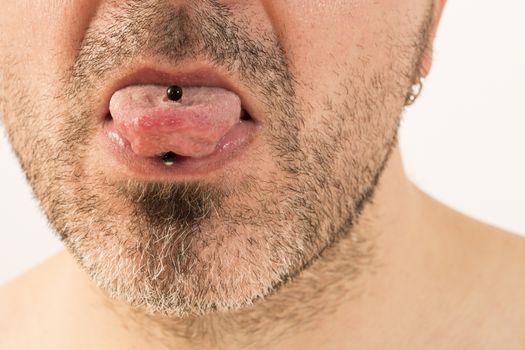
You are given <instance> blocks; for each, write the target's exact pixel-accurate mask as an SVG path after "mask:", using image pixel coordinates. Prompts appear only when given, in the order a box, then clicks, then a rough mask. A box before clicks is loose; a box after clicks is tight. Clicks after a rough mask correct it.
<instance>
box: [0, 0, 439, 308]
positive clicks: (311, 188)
mask: <svg viewBox="0 0 525 350" xmlns="http://www.w3.org/2000/svg"><path fill="white" fill-rule="evenodd" d="M283 3H284V2H283ZM400 3H402V4H401V5H399V4H396V5H391V4H387V5H385V4H383V5H377V4H359V5H340V4H339V2H337V4H338V5H334V6H332V7H330V6H326V9H324V8H323V9H324V10H322V11H320V12H319V14H318V15H313V13H314V12H308V8H315V9H318V7H317V6H315V4H314V3H313V2H311V3H310V2H306V3H301V4H295V3H294V2H290V3H289V4H288V3H287V4H282V5H268V4H264V6H263V5H260V4H258V3H257V5H255V4H250V5H243V6H240V5H235V6H233V5H232V6H231V7H228V6H226V5H218V4H217V3H216V2H207V1H202V2H199V3H198V4H192V5H184V4H183V5H178V6H175V5H174V4H172V3H171V2H164V1H129V2H121V3H120V4H108V3H105V2H101V6H100V7H99V9H98V12H97V14H96V16H94V17H93V18H92V20H91V22H90V24H89V28H88V29H87V30H84V32H83V33H82V36H81V39H82V40H79V42H80V43H81V44H78V48H77V49H76V51H75V55H70V56H67V57H63V58H62V61H60V59H59V58H58V57H61V56H60V54H57V52H60V45H61V44H62V45H66V44H65V43H61V42H54V41H52V40H48V41H47V42H46V41H44V44H43V45H46V44H48V45H57V46H58V47H56V46H53V47H50V48H49V52H52V53H53V54H51V53H49V54H46V52H41V53H40V54H41V55H44V56H45V59H43V60H42V61H43V62H54V63H53V66H54V67H59V68H58V69H56V70H53V69H51V67H49V70H48V72H47V73H46V67H41V68H42V70H43V71H44V72H43V73H42V74H41V75H39V77H41V79H40V80H36V81H34V80H31V76H28V75H27V73H26V72H27V71H28V70H29V71H31V69H33V68H28V67H33V66H34V65H36V63H37V61H36V58H35V61H32V58H27V57H31V56H24V55H22V54H21V53H19V52H18V51H16V50H11V51H6V52H7V53H6V54H5V55H4V56H3V57H2V60H3V62H2V65H1V67H2V68H0V70H1V72H2V78H3V79H2V85H1V88H2V90H1V98H2V99H1V102H2V104H1V105H2V114H3V118H4V125H5V127H6V130H7V133H8V135H9V138H10V141H11V143H12V145H13V148H14V150H15V152H16V153H17V155H18V157H19V159H20V162H21V164H22V166H23V168H24V170H25V171H26V173H27V175H28V179H29V181H30V183H31V185H32V187H33V189H34V191H35V194H36V196H37V198H38V199H39V200H40V201H41V204H42V207H43V209H44V211H45V213H46V215H47V217H48V219H49V221H50V223H51V224H52V226H53V227H54V229H55V230H56V232H57V233H58V234H59V235H60V237H61V238H62V239H63V241H64V243H65V245H66V246H67V247H68V248H69V250H70V251H71V252H72V254H73V255H74V256H75V257H76V258H77V259H78V260H79V262H80V263H81V265H82V266H83V267H84V268H85V269H86V270H87V271H88V272H89V274H90V276H91V277H92V278H93V280H94V281H95V282H96V283H97V284H98V285H99V286H100V287H102V288H103V289H104V290H106V291H107V292H108V293H109V294H110V295H112V296H114V297H116V298H118V299H121V300H123V301H126V302H128V303H130V304H132V305H134V306H138V307H141V308H144V309H145V310H147V311H148V312H151V313H161V314H164V315H171V316H180V317H183V316H187V315H199V314H205V313H207V312H210V311H212V310H225V309H238V308H241V307H243V306H246V305H249V304H251V303H252V302H254V301H255V300H256V299H261V298H263V297H265V296H268V295H269V294H271V293H273V292H275V291H277V290H278V289H279V287H280V286H282V285H283V284H285V283H286V282H289V281H291V280H292V279H293V278H294V277H296V276H297V275H298V274H299V273H300V272H301V271H302V270H303V269H305V268H306V266H308V265H309V264H310V263H312V262H314V261H315V260H316V259H319V257H320V253H321V252H322V251H323V250H324V249H325V248H327V247H328V246H331V245H333V244H336V243H337V241H338V240H340V239H341V238H344V237H347V236H349V235H352V227H353V225H354V224H355V222H356V221H357V220H358V218H359V214H360V212H361V210H362V208H363V206H364V204H365V203H366V202H367V201H369V200H370V198H371V196H372V194H373V190H374V187H375V186H376V183H377V181H378V178H379V176H380V174H381V172H382V170H383V167H384V165H385V162H386V161H387V159H388V156H389V154H390V151H391V149H392V148H393V147H394V146H395V144H396V135H397V128H398V125H399V119H400V117H399V115H400V112H401V110H402V106H403V102H404V101H405V96H406V92H407V91H408V87H409V86H410V84H411V82H412V81H413V80H412V79H413V78H414V76H415V75H416V74H417V72H418V69H419V63H420V59H421V55H422V54H423V51H424V50H423V48H424V47H425V44H426V41H427V31H428V25H429V23H430V20H431V16H430V12H429V8H428V6H426V7H424V6H422V5H421V4H419V5H417V6H416V5H415V3H413V2H411V1H406V2H400ZM323 4H324V2H323ZM427 5H428V3H427ZM35 6H36V5H35ZM64 6H66V5H64ZM257 6H262V7H263V10H264V11H258V12H255V13H266V14H267V17H266V15H264V16H263V15H261V17H260V18H259V17H257V18H256V19H254V18H253V17H250V16H253V13H254V8H253V7H257ZM277 7H282V8H277ZM34 11H35V12H36V11H37V9H35V10H34ZM308 13H310V14H308ZM11 16H16V15H15V14H11ZM35 16H36V15H35ZM279 16H281V17H279ZM314 16H318V17H314ZM364 17H366V20H365V19H363V18H364ZM247 18H252V20H251V21H247ZM3 21H5V19H3ZM272 21H273V22H272ZM108 23H112V24H111V25H108ZM281 25H284V27H281V28H286V30H283V31H278V28H280V26H281ZM77 29H78V28H77ZM74 32H75V31H73V30H72V33H74ZM15 34H16V33H14V34H13V33H11V35H13V36H14V35H15ZM343 34H344V35H343ZM71 35H73V34H71ZM8 37H9V36H8ZM7 40H9V39H7ZM34 40H38V38H36V39H34ZM72 41H73V42H74V40H72ZM35 42H36V41H35ZM2 45H3V46H5V45H6V43H5V42H2ZM35 47H36V45H35ZM35 50H36V49H35ZM41 50H44V49H42V48H41ZM66 51H67V50H66ZM46 55H47V56H46ZM34 56H38V55H34ZM53 60H55V61H53ZM68 60H69V61H68ZM64 62H71V64H69V65H68V64H65V63H64ZM144 62H149V63H147V64H146V63H144ZM196 62H197V63H196ZM143 66H147V68H148V69H149V71H151V70H153V71H155V70H159V71H161V73H163V72H167V73H170V72H173V77H175V78H174V79H175V80H176V79H177V77H178V75H177V74H179V76H180V74H186V75H188V74H189V75H191V74H193V73H192V70H193V69H196V68H195V67H202V66H206V67H207V69H212V70H215V71H218V72H220V74H223V75H225V76H228V79H230V80H231V81H235V82H236V84H237V85H236V86H237V87H238V88H239V90H240V92H239V94H240V95H241V98H240V101H241V105H240V108H241V110H242V111H243V112H242V113H241V115H240V116H241V117H242V119H243V122H245V123H252V124H253V129H252V131H251V132H253V137H251V138H250V142H248V143H247V144H244V145H242V146H241V147H237V148H236V151H235V152H234V153H235V157H233V158H232V159H229V156H228V157H225V158H224V159H222V158H221V160H220V161H218V162H215V163H213V164H212V165H213V166H212V165H210V162H211V161H207V160H206V159H204V160H200V162H195V159H192V157H191V156H189V157H186V158H184V159H183V162H186V163H187V164H190V165H188V166H186V165H184V163H179V164H178V163H177V159H176V160H175V163H174V164H173V165H172V166H166V164H163V162H162V160H161V158H160V157H155V156H148V157H146V156H143V155H141V154H138V153H137V152H134V151H133V149H131V150H130V149H129V148H126V149H125V150H123V149H120V148H119V144H118V142H117V143H116V144H111V142H109V143H108V140H109V139H110V138H108V128H112V127H113V128H114V127H115V123H117V120H116V116H115V117H113V116H112V115H111V113H109V112H110V108H109V100H110V97H111V96H112V95H113V92H114V90H115V87H116V86H118V85H119V84H120V85H122V81H124V80H125V79H126V75H127V74H129V73H130V72H131V71H132V70H133V69H138V68H137V67H139V68H143ZM199 69H200V68H199ZM180 72H183V73H180ZM155 74H157V73H155ZM155 74H153V75H150V79H151V76H157V77H159V78H158V79H159V80H158V81H148V83H150V84H151V83H153V84H155V86H165V87H167V85H166V84H165V83H166V81H165V80H166V79H165V76H164V78H161V76H163V75H162V74H160V75H155ZM199 79H200V80H199V84H194V85H198V86H206V85H217V82H216V81H215V82H208V81H207V80H206V75H205V74H204V77H203V76H202V74H201V76H199ZM139 80H140V79H139ZM153 80H154V79H153ZM168 80H169V79H168ZM180 81H181V82H182V83H181V86H182V88H183V92H184V91H185V90H186V91H192V90H190V89H191V88H192V86H188V85H192V84H186V85H185V84H184V82H185V80H184V79H182V78H181V79H180ZM187 81H189V80H187ZM33 83H34V84H36V85H34V84H33ZM174 83H178V82H176V81H175V82H174ZM137 84H138V83H137V82H135V81H134V82H133V86H135V85H137ZM121 87H122V86H121ZM140 89H142V88H141V87H139V90H140ZM157 90H158V89H157ZM157 90H155V91H157ZM158 91H163V90H162V89H160V90H158ZM183 96H184V95H183ZM159 98H160V97H159ZM183 98H184V97H183ZM247 101H249V102H247ZM181 103H182V100H181ZM214 103H220V102H214ZM210 104H211V102H210ZM134 106H135V105H132V106H131V107H130V108H128V110H130V111H131V112H130V113H133V112H134V111H135V109H136V108H138V107H134ZM205 107H206V108H208V107H210V106H207V105H205ZM211 107H213V106H211ZM211 107H210V108H211ZM212 117H213V116H212ZM123 118H126V117H123ZM181 118H182V119H181V120H182V121H183V122H186V121H185V119H184V118H185V117H184V116H182V117H181ZM217 118H219V117H217ZM111 130H113V131H114V130H115V129H111ZM189 130H190V131H189V132H191V130H193V129H191V126H190V127H189ZM140 132H144V130H143V129H140V130H139V134H140ZM178 132H179V133H180V132H181V131H180V130H179V131H178ZM119 135H120V136H122V135H121V134H119ZM181 135H182V136H181V137H184V133H183V132H182V134H181ZM206 135H208V134H206ZM139 136H140V135H139ZM239 137H242V135H241V136H239ZM169 140H170V142H171V141H173V140H174V141H173V142H174V144H169V145H170V147H177V145H178V144H177V142H179V141H177V140H179V139H177V138H174V137H172V136H169ZM144 142H146V143H148V145H149V146H150V148H151V149H153V150H154V151H155V152H156V151H160V150H162V147H160V146H159V145H160V143H155V142H151V140H150V139H147V137H146V141H144ZM159 142H161V141H159ZM162 142H164V141H162ZM157 146H158V147H157ZM181 149H185V148H184V147H183V148H181ZM165 151H171V149H165ZM126 152H128V153H126ZM155 152H153V153H155ZM139 153H140V152H139ZM175 153H176V152H175ZM155 154H156V153H155ZM191 162H194V163H191ZM188 169H189V170H188Z"/></svg>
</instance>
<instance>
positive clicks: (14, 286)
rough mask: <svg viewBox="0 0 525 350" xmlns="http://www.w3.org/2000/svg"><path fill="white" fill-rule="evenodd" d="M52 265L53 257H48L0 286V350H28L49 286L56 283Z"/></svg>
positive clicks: (43, 307)
mask: <svg viewBox="0 0 525 350" xmlns="http://www.w3.org/2000/svg"><path fill="white" fill-rule="evenodd" d="M56 264H57V256H54V257H51V258H49V259H48V260H46V261H45V262H43V263H41V264H40V265H38V266H36V267H34V268H33V269H32V270H30V271H27V272H25V273H23V274H22V275H20V276H18V277H16V278H15V279H13V280H11V281H9V282H8V283H6V284H3V285H0V349H15V348H31V347H30V346H28V343H27V342H28V341H29V339H36V338H35V336H36V334H37V333H38V329H39V328H40V327H41V322H42V319H41V317H42V315H43V314H46V312H45V310H46V306H49V305H48V304H49V301H50V299H49V285H52V284H54V283H55V282H56V281H55V280H54V279H53V278H52V274H50V272H51V271H52V269H53V268H55V269H56V266H54V265H56ZM55 271H56V270H55ZM15 344H16V345H17V346H16V347H15V346H14V345H15ZM21 344H24V346H21Z"/></svg>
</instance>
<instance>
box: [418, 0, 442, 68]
mask: <svg viewBox="0 0 525 350" xmlns="http://www.w3.org/2000/svg"><path fill="white" fill-rule="evenodd" d="M446 2H447V0H434V8H433V14H432V15H433V20H432V27H431V28H430V35H429V38H428V49H427V52H426V53H425V54H424V56H423V61H422V62H421V77H426V76H427V75H428V73H429V72H430V69H431V68H432V58H433V57H432V56H433V45H434V39H435V38H436V33H437V29H438V26H439V23H440V21H441V15H442V14H443V9H444V8H445V4H446Z"/></svg>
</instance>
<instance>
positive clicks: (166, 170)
mask: <svg viewBox="0 0 525 350" xmlns="http://www.w3.org/2000/svg"><path fill="white" fill-rule="evenodd" d="M258 130H259V125H258V124H257V123H256V122H255V121H253V120H252V119H250V120H239V123H238V124H236V125H235V126H234V127H233V128H232V129H231V130H230V131H229V132H228V133H227V134H226V135H225V136H224V137H223V138H222V140H221V141H220V142H219V144H218V145H217V147H216V149H215V151H214V152H213V153H211V154H210V155H207V156H205V157H202V158H192V157H181V156H177V158H176V161H175V162H174V164H173V165H166V164H164V162H163V161H162V160H161V159H160V157H140V156H137V155H136V154H135V153H134V152H133V151H132V149H131V146H130V144H129V142H128V141H127V140H125V139H124V138H122V137H121V136H120V134H119V133H118V132H117V130H116V129H115V126H114V123H113V120H112V119H111V118H110V117H109V118H107V119H106V120H105V121H104V126H103V128H102V131H101V134H100V135H99V141H100V142H99V148H100V151H101V153H102V154H103V157H107V158H102V159H100V158H99V161H100V160H102V161H104V160H107V161H108V162H107V164H101V166H102V167H103V168H104V170H105V171H110V172H111V174H110V175H111V176H118V175H121V176H123V177H127V178H129V177H135V178H140V179H144V180H169V179H173V178H194V177H203V176H208V175H211V174H212V173H217V172H219V171H224V170H226V168H228V167H230V166H232V165H233V163H240V160H241V159H242V158H243V156H245V155H246V154H247V153H250V152H249V150H248V149H249V148H250V146H253V143H254V141H255V139H256V136H257V135H258Z"/></svg>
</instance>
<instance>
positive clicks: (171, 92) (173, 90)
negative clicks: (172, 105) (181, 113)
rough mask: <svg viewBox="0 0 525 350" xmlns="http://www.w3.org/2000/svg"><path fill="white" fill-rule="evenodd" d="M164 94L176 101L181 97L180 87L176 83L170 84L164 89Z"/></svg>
mask: <svg viewBox="0 0 525 350" xmlns="http://www.w3.org/2000/svg"><path fill="white" fill-rule="evenodd" d="M166 95H167V96H168V99H170V100H172V101H178V100H180V99H181V98H182V88H181V87H180V86H177V85H172V86H170V87H168V89H167V90H166Z"/></svg>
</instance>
